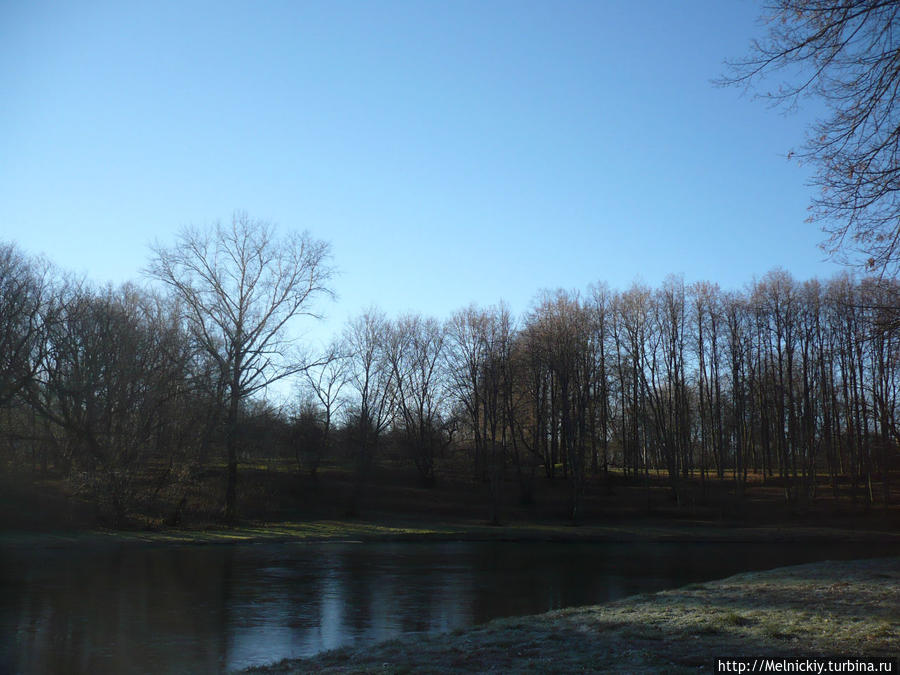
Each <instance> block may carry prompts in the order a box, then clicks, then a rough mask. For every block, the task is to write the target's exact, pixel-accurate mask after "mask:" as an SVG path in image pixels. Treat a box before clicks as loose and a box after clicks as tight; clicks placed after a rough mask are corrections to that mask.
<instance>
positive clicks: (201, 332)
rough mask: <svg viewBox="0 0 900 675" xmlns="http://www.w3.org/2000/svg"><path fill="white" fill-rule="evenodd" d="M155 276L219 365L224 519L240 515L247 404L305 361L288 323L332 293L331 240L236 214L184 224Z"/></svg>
mask: <svg viewBox="0 0 900 675" xmlns="http://www.w3.org/2000/svg"><path fill="white" fill-rule="evenodd" d="M153 253H154V257H153V260H152V261H151V263H150V266H149V267H148V269H147V272H148V274H149V275H150V276H151V277H152V278H155V279H158V280H159V281H161V282H163V283H164V284H166V285H167V286H168V287H169V288H170V289H171V290H172V291H173V292H174V293H175V294H176V295H177V297H178V298H179V299H180V307H181V310H182V315H183V320H184V321H185V324H186V326H187V330H188V332H189V334H190V335H191V337H192V339H193V340H194V341H195V343H196V345H197V346H198V347H199V348H200V349H201V350H203V351H204V352H205V353H206V354H207V355H209V357H211V358H212V359H213V361H214V362H215V363H216V365H217V366H218V372H217V376H218V377H219V378H221V382H222V383H223V388H224V392H225V399H226V400H225V403H226V412H225V429H226V433H225V438H226V447H227V456H228V482H227V488H226V495H225V517H226V520H227V521H228V522H229V523H232V524H233V523H234V522H235V521H236V519H237V461H238V457H237V433H236V430H237V425H238V421H239V415H240V411H241V404H242V402H244V401H246V400H247V399H248V398H249V397H250V396H252V395H253V394H254V393H256V392H259V391H261V390H263V389H265V388H266V387H268V386H269V385H271V384H272V383H273V382H275V381H277V380H280V379H282V378H284V377H287V376H289V375H292V374H294V373H297V372H299V371H301V370H302V369H303V368H304V367H306V365H308V364H304V363H303V362H302V361H301V359H300V358H299V354H298V353H296V352H292V351H291V348H292V347H293V342H292V340H291V338H290V335H289V334H288V332H287V330H286V329H287V326H288V324H289V323H290V322H291V321H292V320H293V319H295V318H297V317H300V316H304V315H306V316H315V313H314V312H313V303H314V301H315V300H316V299H318V297H319V296H325V295H329V294H330V290H329V287H328V283H329V281H330V279H331V275H332V270H331V268H330V267H329V265H328V254H329V251H328V245H327V244H326V243H325V242H323V241H319V240H315V239H313V238H311V237H310V236H309V235H308V234H306V233H304V234H302V235H296V234H290V235H288V236H287V237H284V238H278V237H277V236H276V233H275V228H274V226H272V225H271V224H270V223H266V222H264V221H259V220H253V219H251V218H250V217H249V216H248V215H247V214H245V213H236V214H235V215H234V217H233V218H232V221H231V223H230V224H229V225H222V224H218V225H216V226H215V227H212V228H209V229H206V230H199V229H190V228H189V229H185V230H183V231H182V232H181V235H180V236H179V241H178V243H177V244H176V245H175V246H174V247H172V248H166V247H163V246H160V245H157V246H155V247H154V249H153Z"/></svg>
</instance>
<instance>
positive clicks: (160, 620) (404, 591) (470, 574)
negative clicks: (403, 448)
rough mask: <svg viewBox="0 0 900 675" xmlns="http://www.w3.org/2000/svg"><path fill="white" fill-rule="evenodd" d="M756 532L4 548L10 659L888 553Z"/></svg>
mask: <svg viewBox="0 0 900 675" xmlns="http://www.w3.org/2000/svg"><path fill="white" fill-rule="evenodd" d="M896 552H897V551H896V550H894V551H891V550H888V549H885V548H878V547H871V546H870V547H857V548H856V549H854V550H853V551H846V552H844V555H843V556H841V555H840V553H839V552H835V551H834V550H833V549H827V548H824V547H809V546H799V545H793V546H790V545H789V546H785V545H783V544H781V545H766V546H760V545H750V544H719V545H708V544H707V545H703V544H596V545H586V544H511V543H496V544H488V543H482V544H464V543H448V544H365V545H354V544H319V545H302V544H290V545H257V546H249V545H248V546H222V547H217V546H213V547H200V546H195V547H139V546H123V547H119V548H95V549H92V550H83V549H82V550H80V549H76V548H62V549H56V550H48V549H42V550H39V551H21V550H12V551H4V552H0V672H75V673H77V672H84V673H89V672H153V673H166V672H172V673H175V672H188V671H192V672H215V671H220V670H230V669H234V668H241V667H245V666H248V665H254V664H262V663H268V662H271V661H274V660H278V659H281V658H285V657H298V656H308V655H311V654H315V653H317V652H319V651H322V650H325V649H332V648H334V647H339V646H341V645H344V644H348V643H355V644H366V643H371V642H377V641H380V640H385V639H389V638H392V637H396V636H398V635H400V634H403V633H434V632H442V631H448V630H452V629H454V628H460V627H464V626H469V625H472V624H476V623H481V622H483V621H487V620H489V619H491V618H494V617H497V616H511V615H516V614H531V613H535V612H542V611H546V610H549V609H558V608H561V607H567V606H572V605H579V604H590V603H596V602H603V601H606V600H614V599H618V598H622V597H625V596H628V595H633V594H635V593H641V592H646V591H653V590H659V589H662V588H668V587H673V586H678V585H681V584H684V583H689V582H692V581H699V580H705V579H713V578H718V577H722V576H727V575H729V574H733V573H735V572H738V571H742V570H749V569H763V568H767V567H775V566H778V565H784V564H791V563H796V562H803V561H809V560H817V559H824V558H828V557H831V558H834V557H865V556H867V555H878V554H886V553H894V554H896Z"/></svg>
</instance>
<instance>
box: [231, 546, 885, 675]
mask: <svg viewBox="0 0 900 675" xmlns="http://www.w3.org/2000/svg"><path fill="white" fill-rule="evenodd" d="M898 608H900V558H880V559H875V560H862V561H851V562H821V563H813V564H808V565H798V566H795V567H784V568H779V569H776V570H771V571H767V572H755V573H748V574H740V575H737V576H733V577H729V578H727V579H723V580H721V581H715V582H710V583H704V584H692V585H689V586H685V587H683V588H679V589H675V590H671V591H663V592H660V593H654V594H646V595H638V596H634V597H631V598H627V599H625V600H621V601H618V602H613V603H609V604H606V605H600V606H595V607H579V608H573V609H566V610H561V611H556V612H549V613H547V614H541V615H537V616H531V617H517V618H513V619H501V620H496V621H492V622H490V623H487V624H484V625H482V626H478V627H475V628H472V629H469V630H464V631H456V632H454V633H449V634H442V635H435V636H428V637H421V636H415V637H411V638H406V639H400V640H395V641H391V642H386V643H382V644H380V645H376V646H375V647H371V648H368V649H361V650H357V649H352V648H345V649H340V650H336V651H332V652H327V653H325V654H322V655H320V656H318V657H315V658H313V659H305V660H293V661H290V660H288V661H283V662H281V663H279V664H276V665H273V666H269V667H265V668H257V669H251V670H250V671H248V672H263V673H307V672H345V673H370V672H390V673H406V672H415V673H422V672H424V673H429V672H430V673H450V672H461V671H462V672H485V671H496V672H548V671H550V672H595V671H606V670H613V671H622V672H641V671H666V672H679V671H684V672H693V671H696V670H697V669H704V670H706V671H713V670H714V658H715V657H717V656H750V657H756V656H797V657H813V656H844V657H846V656H850V655H853V656H885V657H893V658H896V657H897V656H898V645H900V614H898Z"/></svg>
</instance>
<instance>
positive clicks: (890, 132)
mask: <svg viewBox="0 0 900 675" xmlns="http://www.w3.org/2000/svg"><path fill="white" fill-rule="evenodd" d="M764 20H765V22H766V24H767V25H768V34H767V36H766V37H765V38H764V39H762V40H757V41H754V42H753V44H752V49H751V53H750V55H749V56H748V57H747V58H745V59H742V60H737V61H733V62H731V63H730V66H731V69H730V72H729V74H728V75H727V76H726V77H725V78H724V79H723V83H726V84H745V85H750V86H753V85H755V84H756V83H757V81H758V80H760V79H761V78H764V77H766V76H768V75H770V74H772V73H774V72H779V73H783V74H786V75H787V77H786V81H785V82H783V83H782V84H781V85H780V86H779V87H778V88H776V89H774V90H773V91H768V90H767V91H766V93H765V94H764V96H765V97H767V98H769V99H770V100H772V101H774V102H775V103H776V104H782V105H787V106H792V105H794V104H795V103H796V102H797V100H798V98H799V97H800V96H802V95H804V94H813V95H815V96H817V97H819V98H820V99H821V100H823V101H824V102H825V104H826V105H827V106H828V109H829V111H830V112H829V115H828V116H827V117H825V118H824V119H821V120H820V121H818V122H816V123H815V124H814V125H813V126H812V127H811V128H810V129H809V134H808V137H807V141H806V144H805V146H804V147H803V148H802V149H801V150H800V151H799V152H798V153H797V155H798V156H799V157H800V158H801V159H803V160H807V161H810V162H812V163H813V164H814V165H815V166H816V167H817V172H816V176H815V179H814V182H815V184H816V185H818V186H819V187H820V188H821V196H820V197H818V198H816V199H815V200H814V201H813V204H812V219H815V220H819V221H820V222H822V224H823V229H824V230H825V231H826V233H827V234H828V240H827V242H826V244H825V246H826V248H827V250H829V251H830V252H831V253H833V254H836V255H838V256H841V257H844V258H847V257H848V256H847V254H848V253H861V254H862V262H864V264H865V265H866V267H867V268H868V269H869V270H873V271H876V272H879V273H881V274H882V275H884V274H888V275H896V274H897V273H898V271H900V98H898V89H900V67H898V63H900V56H898V55H900V4H898V3H897V2H894V1H893V0H776V1H775V2H774V3H773V5H772V6H771V7H770V8H769V11H768V13H767V15H766V16H765V17H764Z"/></svg>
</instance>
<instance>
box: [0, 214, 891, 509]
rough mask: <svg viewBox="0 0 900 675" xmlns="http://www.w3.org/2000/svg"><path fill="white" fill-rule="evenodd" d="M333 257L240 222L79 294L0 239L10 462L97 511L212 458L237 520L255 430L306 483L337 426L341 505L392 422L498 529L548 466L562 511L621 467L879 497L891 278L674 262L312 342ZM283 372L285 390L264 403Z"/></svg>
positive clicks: (644, 476) (678, 494)
mask: <svg viewBox="0 0 900 675" xmlns="http://www.w3.org/2000/svg"><path fill="white" fill-rule="evenodd" d="M326 262H327V246H326V245H324V244H323V243H321V242H317V241H315V240H312V239H310V238H309V237H307V236H303V237H297V238H294V239H287V240H285V239H278V238H276V237H275V234H274V231H273V230H272V229H271V227H269V226H266V225H265V224H260V223H258V222H256V221H251V220H250V219H248V218H246V217H245V216H243V215H241V214H238V216H237V217H236V218H235V219H234V221H233V222H232V223H231V225H230V226H229V227H218V228H216V229H211V230H209V231H196V230H195V231H185V232H184V233H183V234H182V237H181V239H180V240H179V244H178V245H177V246H176V247H174V248H171V249H166V248H162V247H157V248H156V249H155V250H154V254H153V259H152V262H151V264H150V266H149V267H148V273H149V276H150V277H151V278H154V279H156V280H160V281H162V282H164V284H162V286H161V287H157V288H138V287H136V286H134V285H125V286H123V287H121V288H118V289H112V288H103V289H97V288H92V287H90V286H89V285H87V284H85V283H83V282H78V281H76V280H73V279H71V278H68V277H66V276H65V275H61V274H59V273H57V272H55V271H54V270H53V269H52V268H51V267H50V266H49V265H47V264H46V263H44V262H42V261H39V260H35V259H31V258H29V257H27V256H26V255H24V254H23V253H22V252H20V251H19V250H18V249H17V248H16V247H15V246H13V245H4V246H2V247H0V433H2V435H3V439H2V441H3V443H4V447H5V448H6V450H7V452H6V458H7V462H8V463H11V464H18V465H27V464H29V463H30V464H31V466H32V468H34V469H35V470H38V469H40V470H43V471H45V472H46V471H48V470H51V469H52V470H55V471H57V472H59V473H60V474H61V475H63V476H65V477H66V478H67V479H68V480H69V481H71V482H72V484H73V485H75V486H76V487H77V488H79V489H81V490H83V491H84V492H86V493H88V494H91V495H93V497H94V498H95V499H97V500H98V502H99V503H101V504H102V505H103V506H104V507H105V508H106V509H108V511H109V513H110V514H111V515H112V517H113V518H115V519H121V518H122V517H124V516H125V515H127V513H128V512H129V510H130V509H132V508H134V507H135V505H136V504H137V502H138V501H139V500H141V499H143V498H144V497H145V496H146V495H147V493H148V491H149V492H150V493H152V494H160V493H164V494H167V495H168V496H169V501H170V502H171V503H174V504H178V505H179V509H180V508H183V506H184V499H185V497H184V496H185V495H186V494H187V489H188V487H189V485H190V482H191V480H192V477H194V476H196V475H197V472H198V470H200V469H202V468H203V467H204V466H206V465H208V464H209V463H210V462H212V461H221V458H223V457H224V459H225V466H226V477H227V481H226V495H225V500H224V502H225V515H226V519H227V520H228V521H229V522H234V520H235V519H236V516H237V506H236V505H237V474H238V462H239V459H240V455H241V452H242V450H244V451H246V449H247V448H248V447H250V445H251V441H253V440H254V439H255V440H256V441H257V442H256V446H257V447H261V450H259V451H260V452H262V453H270V454H274V453H275V452H276V446H278V447H279V448H282V449H283V448H287V450H288V452H290V453H291V454H292V455H294V457H295V458H296V460H297V462H298V463H299V465H300V466H301V467H302V468H303V469H305V470H307V471H309V472H310V473H311V474H313V475H315V472H316V469H317V467H318V466H319V463H320V462H321V460H322V458H323V456H325V455H326V454H327V453H329V452H334V451H335V447H336V445H338V443H337V439H338V438H340V446H341V449H342V450H343V452H344V453H345V457H346V459H347V460H348V461H349V462H350V463H351V464H352V467H353V468H354V475H355V476H356V480H355V483H354V490H353V495H352V498H351V504H349V509H350V510H351V511H355V510H357V509H358V508H359V505H360V500H361V498H362V496H363V494H364V491H365V488H366V482H367V479H368V477H369V476H370V475H371V474H372V468H373V466H374V463H375V461H376V459H377V457H378V453H379V451H380V450H381V449H382V448H383V447H384V445H385V442H386V440H387V439H388V438H389V439H390V442H391V444H392V446H393V447H396V448H399V449H400V452H401V454H402V455H403V456H404V457H406V458H407V459H408V461H409V462H410V464H411V465H413V466H415V468H416V470H417V471H418V474H419V476H420V478H421V480H422V482H423V483H425V484H428V485H431V484H433V483H434V482H435V481H436V480H437V479H438V477H439V476H438V472H439V467H440V461H439V460H440V459H441V458H446V457H448V456H451V455H453V453H456V456H459V457H461V458H465V461H466V465H467V466H468V467H469V471H470V475H471V477H472V479H473V480H474V481H478V482H480V483H483V484H485V485H486V486H487V488H488V493H489V494H490V508H491V517H492V519H493V520H499V518H500V505H501V503H502V497H503V489H504V486H506V485H508V484H514V485H516V486H517V487H518V491H519V496H520V497H521V499H523V500H524V501H528V500H530V499H532V498H533V495H534V490H535V485H536V481H537V478H538V477H539V476H544V477H546V478H548V479H561V480H565V481H566V484H567V485H568V487H569V491H570V495H571V497H570V515H571V517H572V518H573V519H575V520H578V519H579V518H581V516H582V511H583V506H582V496H583V493H584V489H585V485H586V483H587V481H588V480H589V479H591V478H592V477H594V479H596V480H600V481H603V480H605V481H607V482H608V481H609V476H610V472H611V469H613V468H614V469H616V470H620V471H622V472H623V473H624V475H625V476H626V478H627V479H628V480H631V481H636V482H643V483H645V484H647V485H649V482H650V479H651V474H652V473H656V474H660V473H661V474H662V475H665V476H666V477H667V480H668V482H669V485H670V487H671V490H672V494H673V497H674V499H675V500H676V501H677V502H678V503H681V502H683V501H684V500H685V499H686V495H687V486H688V485H689V483H690V482H691V481H692V480H696V481H699V483H700V484H701V486H702V489H703V490H704V491H705V490H706V487H707V485H708V484H709V482H710V481H713V480H715V481H718V482H720V483H721V482H723V481H727V482H729V483H731V484H732V485H733V489H734V491H735V493H736V494H737V495H738V496H740V495H742V494H743V491H744V490H745V489H746V486H747V484H748V481H749V480H750V478H751V474H753V475H758V476H762V477H763V478H764V479H765V480H770V481H773V483H774V484H777V485H779V486H781V488H782V489H783V492H784V499H785V501H786V502H788V503H790V504H797V503H807V502H809V501H811V500H813V499H815V498H816V496H817V491H818V490H821V489H823V487H824V488H826V489H829V490H830V491H831V492H832V494H833V496H834V497H835V498H839V497H842V496H846V497H848V498H850V499H852V500H860V501H861V502H862V503H864V504H865V505H867V506H868V505H871V504H873V503H875V502H877V501H881V502H883V503H884V504H887V503H888V502H889V500H890V490H891V484H890V472H891V470H892V469H894V470H896V468H897V464H898V451H897V448H898V445H897V443H898V440H900V438H898V435H897V434H898V429H897V420H896V410H897V388H898V384H900V379H898V372H897V366H896V363H897V358H896V357H897V337H896V335H895V331H894V329H893V326H894V325H895V323H896V322H895V309H894V308H896V306H897V302H898V298H897V294H898V292H900V286H898V285H897V284H894V283H888V282H884V281H878V282H876V281H875V280H871V279H863V280H857V279H855V278H853V277H852V276H849V275H841V276H838V277H835V278H834V279H832V280H830V281H828V282H825V283H823V282H820V281H817V280H810V281H805V282H798V281H796V280H794V279H793V278H792V277H791V276H790V275H789V274H788V273H786V272H784V271H782V270H774V271H772V272H770V273H768V274H767V275H766V276H765V277H763V278H762V279H760V280H758V281H756V282H754V283H752V284H751V285H750V286H749V287H748V288H747V289H745V290H744V291H742V292H726V291H723V290H721V289H720V288H719V287H718V286H716V285H715V284H711V283H706V282H702V283H697V284H692V285H686V284H685V283H684V281H683V280H682V279H679V278H669V279H667V280H666V281H665V282H664V283H663V284H662V285H661V287H660V288H658V289H651V288H648V287H646V286H643V285H640V284H634V285H633V286H632V287H631V288H629V289H627V290H625V291H621V292H620V291H614V290H612V289H610V288H609V287H607V286H606V285H604V284H598V285H596V286H593V287H591V288H590V289H589V290H588V291H587V292H586V293H583V294H582V293H578V292H566V291H556V292H552V293H544V294H542V295H541V296H540V297H539V298H538V299H537V300H536V301H535V303H534V305H533V307H532V309H531V310H530V311H529V312H527V313H526V314H525V315H524V316H522V317H520V318H516V317H513V316H512V314H511V313H510V311H509V309H508V308H507V307H505V306H503V305H499V306H495V307H490V308H478V307H474V306H471V307H468V308H465V309H463V310H460V311H458V312H456V313H454V314H453V315H452V316H451V317H450V318H449V319H448V320H446V321H444V322H441V321H438V320H436V319H434V318H427V317H423V316H419V315H407V316H403V317H399V318H396V319H389V318H388V317H386V316H384V315H383V314H382V313H380V312H379V311H378V310H377V309H372V310H370V311H368V312H366V313H364V314H363V315H361V316H359V317H358V318H356V319H355V320H353V321H351V322H350V323H349V324H348V325H347V326H346V328H345V330H344V331H343V334H342V335H341V336H340V337H339V338H338V339H336V340H335V342H334V344H333V345H332V346H331V347H330V348H329V349H328V350H327V351H326V352H325V353H323V354H320V355H312V356H311V355H304V354H301V353H299V352H296V351H295V350H294V347H293V344H292V342H291V340H290V333H289V331H288V329H289V328H290V325H291V322H292V321H294V320H295V319H296V318H297V317H299V316H301V315H304V314H306V315H309V314H312V309H311V308H312V304H311V303H312V301H313V300H314V299H315V298H316V297H317V296H322V295H327V293H328V291H327V281H328V278H329V275H330V270H329V268H328V267H327V265H326ZM292 350H294V351H292ZM289 377H290V378H292V379H293V381H294V382H295V387H296V389H297V390H298V391H299V394H298V396H297V401H298V402H297V404H296V405H292V406H288V407H287V408H280V409H272V408H271V406H269V407H266V406H265V405H263V404H262V402H261V398H260V394H262V393H264V392H265V390H266V387H267V386H268V385H270V384H272V383H273V382H274V381H276V380H280V379H283V378H289ZM260 439H262V440H260ZM513 479H514V482H512V481H513ZM178 513H179V511H178V510H176V512H175V513H173V514H172V516H171V517H172V518H173V519H174V520H177V518H178Z"/></svg>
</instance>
